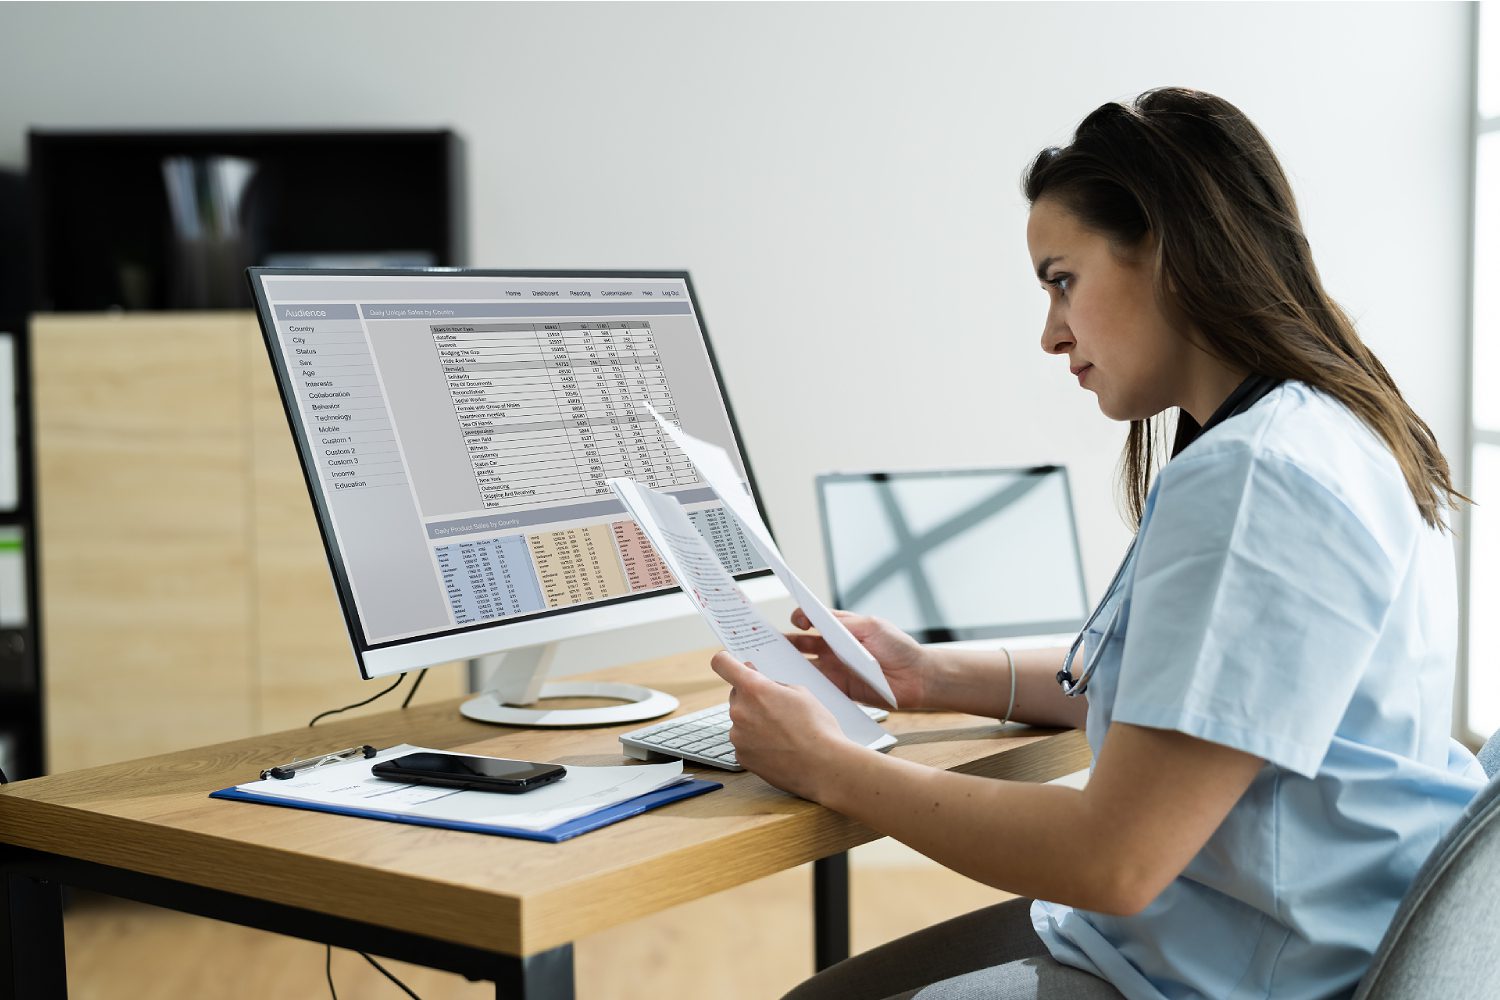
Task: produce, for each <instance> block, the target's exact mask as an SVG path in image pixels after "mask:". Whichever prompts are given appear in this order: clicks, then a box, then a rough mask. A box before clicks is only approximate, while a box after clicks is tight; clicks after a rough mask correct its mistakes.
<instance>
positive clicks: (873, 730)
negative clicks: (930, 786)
mask: <svg viewBox="0 0 1500 1000" xmlns="http://www.w3.org/2000/svg"><path fill="white" fill-rule="evenodd" d="M700 471H702V470H700ZM609 485H610V486H611V487H612V488H613V489H614V491H615V495H616V496H618V497H619V498H620V502H621V503H623V504H624V505H625V510H626V511H627V512H628V513H629V514H630V516H631V517H633V518H634V519H635V522H636V524H638V525H639V526H640V529H641V532H642V533H643V534H644V535H645V536H646V537H647V538H648V539H649V540H650V541H651V545H652V547H653V548H655V549H656V552H657V555H659V556H661V558H662V561H663V562H665V563H666V564H667V568H668V569H669V570H671V571H672V575H673V576H675V577H676V578H677V582H678V584H679V585H681V587H682V591H683V593H684V594H686V595H687V596H688V599H689V600H691V601H692V602H693V604H694V605H695V606H696V607H697V608H698V613H699V614H701V615H702V616H703V619H704V621H706V622H708V624H709V627H710V628H712V629H713V630H714V634H715V635H717V636H718V637H719V641H720V642H722V643H723V644H724V648H725V649H727V650H729V652H731V653H733V654H734V655H735V656H736V657H737V658H739V659H740V660H742V661H745V662H747V663H750V664H753V665H754V666H755V669H756V670H758V671H760V672H761V673H763V674H765V675H766V676H767V677H769V678H771V679H772V680H774V681H779V682H781V683H782V684H800V685H802V686H803V687H806V688H807V689H808V690H809V691H810V692H811V693H812V695H813V697H815V698H817V699H818V701H820V702H821V703H822V704H823V705H824V706H825V707H826V708H827V709H828V710H829V711H830V712H832V713H833V717H834V718H835V719H836V720H838V724H839V728H840V729H842V730H843V732H844V735H845V736H847V737H849V739H851V740H853V741H854V742H856V743H858V744H859V745H860V746H866V747H871V748H873V749H881V748H883V747H887V746H890V745H891V744H893V743H895V742H896V738H895V737H894V736H892V735H891V734H890V733H887V732H886V731H885V730H884V729H882V728H880V726H879V725H878V724H877V723H875V722H874V721H872V720H871V719H870V717H869V716H867V715H866V714H865V713H864V711H863V710H862V709H860V707H859V706H858V705H856V704H855V703H854V702H852V701H850V700H849V698H848V696H847V695H845V694H844V692H842V691H840V690H839V689H838V688H837V687H836V686H835V685H834V683H833V682H832V681H830V680H829V679H828V678H827V677H824V676H823V674H822V672H821V671H819V670H818V668H817V667H815V666H813V665H812V664H811V663H809V662H808V660H807V658H806V657H804V656H803V655H802V654H801V653H799V652H798V651H797V647H795V646H793V645H792V644H791V643H790V642H788V641H787V638H786V636H784V635H782V634H781V630H780V629H778V628H777V627H776V626H774V625H772V624H771V623H770V621H768V620H767V619H766V617H765V616H764V615H762V614H761V613H760V611H759V610H758V609H757V608H756V607H755V605H754V604H752V603H751V602H750V599H749V598H748V597H746V596H745V592H744V591H743V590H741V589H740V585H739V584H738V583H736V582H735V580H734V577H732V576H730V575H729V572H728V571H727V570H726V569H724V566H723V564H722V563H720V562H719V557H718V556H717V555H715V554H714V551H713V549H711V548H709V546H708V543H707V542H705V541H704V540H703V536H702V535H700V534H699V533H698V529H696V528H694V527H693V522H692V521H690V520H688V516H687V512H686V511H684V510H683V509H682V505H681V504H680V503H678V502H677V500H676V498H675V497H671V496H667V495H664V494H661V493H657V492H656V491H655V490H653V489H651V488H650V487H647V486H643V485H642V484H640V483H637V482H635V481H634V480H631V479H611V480H609ZM756 520H759V518H757V519H756ZM830 617H831V616H830Z"/></svg>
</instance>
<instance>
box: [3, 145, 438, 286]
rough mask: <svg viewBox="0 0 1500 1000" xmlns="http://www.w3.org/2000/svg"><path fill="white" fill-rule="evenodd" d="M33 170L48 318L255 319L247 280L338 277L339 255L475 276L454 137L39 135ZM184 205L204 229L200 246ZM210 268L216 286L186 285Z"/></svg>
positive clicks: (36, 248)
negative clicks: (214, 170) (142, 314)
mask: <svg viewBox="0 0 1500 1000" xmlns="http://www.w3.org/2000/svg"><path fill="white" fill-rule="evenodd" d="M28 157H29V164H28V165H29V176H30V181H31V187H32V199H31V200H32V211H33V223H32V229H33V239H34V243H33V255H34V258H35V262H36V266H35V282H34V295H33V302H34V310H35V311H37V312H99V311H104V310H111V309H124V310H127V311H160V310H171V309H200V308H209V309H216V308H245V309H248V308H250V306H251V303H250V300H249V292H248V288H247V287H246V283H245V280H244V276H243V273H242V272H243V269H244V268H245V267H248V266H251V265H264V264H277V263H286V262H287V261H288V260H291V261H297V260H306V261H318V262H322V263H323V266H338V265H337V264H329V263H327V260H328V258H329V255H334V259H339V258H344V259H348V260H350V261H355V262H357V264H356V266H369V265H370V263H371V262H372V261H378V260H380V259H382V258H384V259H387V260H391V261H392V262H396V263H401V264H403V265H405V264H408V263H415V264H418V265H420V264H424V263H425V264H430V265H432V266H438V267H454V266H460V265H462V264H463V263H465V258H466V245H467V232H466V230H465V225H464V219H465V217H466V215H465V206H464V199H463V196H462V195H463V191H464V167H463V162H464V158H463V144H462V141H461V140H460V138H459V136H458V135H457V133H455V132H452V131H451V130H447V129H401V130H376V131H353V130H316V131H314V130H302V129H298V130H259V131H222V130H190V131H171V132H166V131H129V132H122V131H83V130H72V129H67V130H65V129H32V130H31V131H30V133H29V136H28ZM227 159H233V160H236V161H239V162H240V163H241V164H243V165H245V166H246V167H247V169H248V171H249V173H248V177H247V178H244V180H245V184H244V187H243V188H242V189H237V193H236V194H234V195H233V196H232V197H228V198H226V199H225V200H227V201H228V202H229V203H230V204H231V205H233V206H234V210H233V211H229V212H227V214H226V218H225V219H223V220H220V219H219V218H218V216H217V214H216V213H214V212H212V211H209V210H207V207H206V206H207V205H208V199H209V198H210V197H211V194H212V193H213V191H214V190H215V189H214V188H211V187H209V186H208V185H210V184H211V183H212V180H214V179H216V178H210V177H209V176H208V173H209V171H208V170H207V169H206V168H207V166H208V165H209V164H210V163H211V162H217V163H220V164H222V162H223V161H224V160H227ZM173 164H175V165H176V166H179V167H188V168H191V167H192V166H193V165H196V167H197V169H198V172H197V173H191V169H189V172H190V174H191V177H192V178H193V179H194V180H195V182H196V183H193V182H187V181H185V179H184V177H183V175H180V174H179V175H177V179H178V180H184V181H185V183H184V186H182V187H177V188H174V186H173V184H172V183H171V181H169V180H168V179H167V177H166V173H167V172H168V166H169V165H173ZM218 190H219V193H220V194H222V193H223V192H222V189H218ZM189 193H190V194H191V195H192V197H190V198H189V197H185V196H186V195H187V194H189ZM174 194H175V195H176V196H177V197H176V198H174ZM188 202H191V203H192V205H193V207H194V208H195V209H201V210H202V212H201V215H200V216H197V217H198V218H200V219H201V220H202V221H204V222H205V223H207V225H208V229H207V230H206V231H199V232H198V233H197V235H196V236H194V237H192V238H188V236H187V233H188V232H189V230H185V229H184V227H183V224H182V221H181V217H180V215H178V213H179V212H181V211H182V209H183V207H184V205H185V204H186V203H188ZM222 222H228V223H229V228H230V229H231V230H232V231H233V237H232V238H231V237H230V236H228V235H226V234H225V233H224V232H223V231H214V229H215V225H216V224H218V223H222ZM189 228H191V227H189ZM290 266H298V265H297V264H296V263H292V264H290ZM203 271H207V272H209V273H207V279H208V283H207V287H198V286H197V285H195V284H194V283H193V282H192V281H190V280H188V279H190V278H194V277H195V276H196V277H197V278H203V277H204V274H202V273H199V272H203ZM195 293H196V294H195Z"/></svg>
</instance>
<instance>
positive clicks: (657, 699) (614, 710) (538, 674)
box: [459, 642, 677, 727]
mask: <svg viewBox="0 0 1500 1000" xmlns="http://www.w3.org/2000/svg"><path fill="white" fill-rule="evenodd" d="M558 645H559V644H558V643H555V642H550V643H545V644H543V645H540V646H527V647H523V648H521V649H512V650H508V651H506V652H504V653H492V654H490V655H488V656H480V657H476V658H475V659H472V660H470V661H469V676H470V677H471V678H473V679H475V680H476V681H477V679H478V678H480V677H483V676H484V675H485V674H486V673H488V674H489V681H488V683H486V684H485V686H484V688H483V690H482V691H481V692H480V693H479V694H478V695H477V696H475V697H473V698H470V699H469V700H468V701H466V702H464V703H463V705H462V706H461V707H460V709H459V711H461V712H463V714H464V715H465V716H467V717H468V718H470V719H474V720H476V721H478V722H494V723H498V724H500V725H503V726H557V727H566V726H613V725H617V724H619V723H621V722H641V721H644V720H646V719H655V718H657V717H658V716H662V715H666V714H667V713H668V712H670V711H672V710H673V709H674V708H676V707H677V699H676V698H674V697H672V696H671V695H669V694H667V693H666V692H664V691H656V690H653V689H651V688H648V687H641V686H639V685H637V684H610V683H606V682H602V681H554V682H552V683H550V684H548V683H546V680H547V674H548V673H549V672H550V671H551V669H552V663H553V661H554V660H556V659H557V649H558ZM544 698H610V699H613V700H616V701H620V702H624V704H620V705H605V706H603V707H600V708H556V709H548V708H532V707H529V706H532V705H535V704H536V703H537V702H538V701H540V700H542V699H544Z"/></svg>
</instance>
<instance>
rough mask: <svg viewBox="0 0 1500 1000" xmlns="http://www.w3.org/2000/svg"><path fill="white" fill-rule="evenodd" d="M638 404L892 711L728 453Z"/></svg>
mask: <svg viewBox="0 0 1500 1000" xmlns="http://www.w3.org/2000/svg"><path fill="white" fill-rule="evenodd" d="M642 405H643V406H645V407H646V409H648V410H650V411H651V416H652V417H654V418H655V419H656V422H657V423H658V424H660V425H661V428H662V430H663V431H665V432H666V434H667V435H668V436H669V437H671V439H672V443H673V444H675V445H677V447H679V448H681V449H682V452H683V454H685V455H686V456H687V457H688V461H690V462H692V463H693V466H694V467H695V468H696V469H697V470H698V475H700V476H702V477H703V479H704V481H705V482H707V483H708V485H710V486H712V487H713V489H714V492H715V493H717V494H718V495H719V499H720V500H723V501H724V506H725V507H727V508H729V511H730V513H732V514H733V515H734V519H735V520H736V521H739V522H740V526H741V527H742V528H744V530H745V533H746V534H747V535H749V536H750V539H751V541H753V542H754V543H755V547H756V548H757V549H759V550H760V554H761V557H762V558H763V559H765V561H766V562H767V563H768V564H769V565H770V567H771V569H772V570H773V571H774V572H775V573H776V577H777V579H779V580H780V581H781V582H782V583H783V584H784V585H785V586H786V589H787V590H788V591H790V592H791V595H792V598H793V599H794V600H795V601H796V602H797V603H798V605H799V606H800V607H801V608H802V610H803V612H804V613H805V614H806V615H807V617H808V620H809V621H811V622H812V624H813V627H814V628H816V629H817V630H818V631H819V633H821V634H822V636H823V638H824V639H826V640H827V641H828V645H829V647H830V648H832V650H833V654H834V655H835V656H837V657H838V658H839V659H840V660H842V661H843V663H844V665H845V666H847V667H849V668H850V669H851V670H853V671H854V672H855V673H856V674H858V675H859V678H860V679H861V680H863V681H864V682H865V683H866V684H868V685H870V687H872V688H874V689H875V691H876V692H877V693H878V694H879V695H880V697H882V698H884V699H885V703H886V704H887V705H889V706H890V707H891V708H895V707H896V696H895V694H893V693H892V691H891V686H890V684H889V683H888V682H887V681H886V679H885V672H884V671H882V670H881V669H880V664H879V662H877V661H876V659H875V657H873V656H871V655H870V651H869V650H867V649H865V647H864V646H863V645H862V644H861V643H860V641H859V640H858V639H856V638H854V636H853V635H852V634H851V633H850V632H849V630H848V629H847V628H845V627H844V623H843V622H841V621H839V620H838V618H836V617H834V614H833V612H832V611H829V610H828V607H827V605H825V604H824V603H823V602H822V601H821V600H819V599H818V595H817V594H815V593H813V592H812V589H811V588H810V587H808V586H807V584H805V583H803V582H802V580H801V578H800V577H798V576H797V574H796V573H793V572H792V568H791V567H790V566H788V565H787V562H786V560H785V559H784V558H782V555H781V550H780V549H778V548H777V547H776V542H775V541H774V540H773V539H772V538H771V531H770V529H769V528H767V527H766V522H764V521H762V520H761V519H760V512H759V511H757V510H756V509H755V503H754V501H752V499H751V497H750V494H749V492H748V491H747V490H746V489H745V486H744V484H743V483H742V482H741V480H740V476H739V473H738V472H737V471H736V470H735V467H734V463H733V462H731V461H730V459H729V454H728V453H727V452H726V451H725V450H724V449H723V448H720V447H719V446H718V445H715V444H710V443H709V442H707V441H700V440H699V439H697V438H695V437H693V436H692V435H690V434H687V433H685V432H684V431H682V430H681V429H680V428H678V427H677V426H675V425H674V424H672V423H671V422H670V421H668V420H666V419H665V418H664V417H663V416H662V415H661V414H660V413H657V412H656V410H655V409H654V408H652V406H651V405H650V404H649V403H643V404H642Z"/></svg>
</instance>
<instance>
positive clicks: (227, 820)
mask: <svg viewBox="0 0 1500 1000" xmlns="http://www.w3.org/2000/svg"><path fill="white" fill-rule="evenodd" d="M708 656H709V651H702V652H697V653H691V654H684V655H681V656H675V657H670V658H666V659H663V660H659V661H653V662H651V663H646V664H638V665H635V666H631V667H621V668H616V669H613V670H608V671H600V672H598V673H596V674H591V675H588V676H589V677H590V678H594V679H600V680H629V681H632V682H636V683H644V684H648V685H650V686H653V687H657V688H661V689H663V690H666V691H669V692H671V693H673V694H675V695H676V696H677V697H678V698H679V699H681V701H682V706H681V708H680V710H679V711H681V712H690V711H694V710H696V709H698V708H703V707H706V706H708V705H710V704H713V703H715V702H718V701H722V700H723V699H724V697H725V696H726V694H727V688H726V687H725V686H724V685H723V683H722V682H721V681H719V680H718V678H717V677H716V676H714V675H713V674H712V672H710V671H709V669H708V667H707V659H708ZM457 704H458V702H457V701H448V702H440V703H437V704H433V705H427V706H422V707H413V708H411V709H408V710H406V711H388V712H384V713H381V714H378V715H373V716H370V717H367V718H364V719H352V720H348V721H340V722H332V723H328V724H323V725H319V726H318V727H316V728H314V729H307V728H302V729H294V730H287V731H284V732H280V733H275V734H271V735H267V736H260V737H254V738H249V739H241V740H236V741H232V742H228V743H221V744H218V745H215V746H210V747H205V748H202V749H199V750H192V751H185V752H180V753H174V754H167V755H163V756H158V757H150V758H145V759H142V760H136V761H129V762H124V763H119V764H112V765H106V766H103V767H99V768H93V769H89V770H84V771H77V772H74V773H70V774H61V775H56V776H52V777H46V778H38V779H35V780H32V781H25V782H18V783H16V784H12V785H9V786H6V787H5V788H4V789H3V790H0V842H3V843H8V844H15V845H19V846H23V847H30V848H35V849H39V850H44V851H49V852H52V853H56V854H63V855H68V856H71V857H77V858H81V859H85V860H89V861H95V862H99V863H103V864H109V865H115V866H119V867H123V868H129V869H132V870H139V871H144V872H149V873H152V874H155V875H160V876H164V877H167V878H173V879H178V880H181V881H185V882H190V883H194V884H199V885H205V886H209V887H212V888H216V889H222V890H227V891H230V892H236V893H241V894H244V895H247V896H251V897H254V898H259V899H266V900H271V901H274V902H280V903H287V904H291V905H295V906H300V907H306V908H309V909H312V910H316V911H319V912H324V913H330V914H335V915H339V916H344V917H349V918H354V919H360V920H367V921H375V922H378V923H381V924H384V925H387V926H390V927H393V928H397V929H400V930H404V931H409V932H413V933H419V934H425V935H430V936H433V937H438V938H443V939H446V940H451V941H456V942H459V943H463V944H468V945H473V946H476V947H481V948H486V949H490V950H494V951H499V952H502V953H506V954H513V955H528V954H533V953H536V952H539V951H543V950H546V949H548V948H551V947H555V946H557V945H559V944H563V943H566V942H569V941H573V940H576V939H578V938H580V937H583V936H585V935H588V934H591V933H595V932H598V931H602V930H605V929H607V928H610V927H614V926H616V925H619V924H622V923H624V922H626V921H630V920H633V919H636V918H639V917H642V916H645V915H647V914H651V913H655V912H658V911H661V910H664V909H666V908H668V907H672V906H676V905H678V904H681V903H685V902H689V901H691V900H694V899H698V898H701V897H703V896H707V895H709V894H712V893H715V892H719V891H722V890H725V889H729V888H732V887H734V886H737V885H741V884H744V883H746V882H750V881H752V880H755V879H759V878H761V877H763V876H766V875H770V874H773V873H775V872H779V871H783V870H785V869H788V868H792V867H795V866H797V865H800V864H803V863H805V862H807V861H810V860H813V859H815V858H818V857H824V856H827V855H829V854H832V853H835V852H837V851H840V850H844V849H847V848H850V847H853V846H855V845H857V844H860V843H864V842H866V841H868V840H870V839H873V837H874V834H873V833H871V832H870V831H869V830H868V829H866V828H864V827H862V826H860V825H858V824H855V823H853V822H851V821H849V820H847V819H845V818H843V817H841V816H839V815H837V814H835V813H832V812H830V811H828V810H826V809H823V808H822V807H820V806H817V805H814V804H812V803H809V802H805V801H803V800H800V799H797V798H794V797H792V796H789V795H786V794H784V793H782V792H780V791H777V790H775V789H773V788H771V787H770V786H768V785H766V784H765V783H764V782H763V781H761V780H760V779H759V778H756V777H755V776H754V775H750V774H743V773H742V774H732V773H728V772H715V771H706V774H707V776H710V777H713V778H714V779H716V780H721V781H723V782H724V785H725V787H724V789H723V790H721V791H716V792H713V793H710V794H708V795H703V796H700V797H698V798H694V799H689V800H686V801H683V802H678V803H674V804H672V805H670V806H667V807H665V808H662V809H659V810H655V811H653V812H650V813H647V814H645V815H642V816H639V817H635V818H633V819H630V820H628V821H626V822H622V823H618V824H615V825H613V826H610V827H606V828H604V829H602V830H598V831H595V832H593V833H589V834H585V835H583V836H581V837H579V838H577V839H575V840H571V841H568V842H565V843H562V844H543V843H534V842H529V841H521V840H514V839H509V838H503V837H488V836H483V835H479V834H471V833H461V832H456V831H447V830H433V829H425V828H422V827H413V826H404V825H399V824H391V823H379V822H374V821H370V820H363V819H358V818H353V817H343V816H331V815H325V814H317V813H311V812H306V811H303V810H296V809H285V808H275V807H270V806H263V805H256V804H249V803H238V802H225V801H220V800H211V799H209V798H207V794H208V792H210V791H212V790H213V789H215V788H219V787H223V786H226V785H230V784H235V783H239V782H244V781H249V780H253V779H254V778H255V777H256V775H257V772H258V771H259V769H260V768H262V767H265V766H267V765H268V764H269V763H277V762H281V761H286V760H291V759H294V758H300V757H304V756H308V755H312V754H316V753H320V752H326V751H329V750H333V749H338V748H342V747H345V746H350V745H354V744H358V743H373V744H375V745H377V746H388V745H391V744H394V743H399V742H408V743H413V744H417V745H423V746H432V747H437V748H444V749H452V748H460V747H462V748H466V749H471V750H474V751H477V752H481V753H490V754H496V755H503V756H508V757H518V758H523V759H530V760H541V761H554V762H557V763H561V764H576V765H585V764H618V763H621V761H622V758H621V756H620V753H619V744H618V742H617V739H616V737H617V736H618V734H619V733H621V732H624V731H627V730H628V729H630V728H632V727H631V726H622V727H617V728H612V729H586V730H562V731H552V732H547V731H542V730H522V729H511V728H506V727H491V726H485V725H483V724H480V723H475V722H471V721H469V720H467V719H464V718H463V717H462V716H460V715H459V714H458V712H457ZM886 726H887V728H889V729H890V730H891V731H892V732H894V733H897V734H898V735H899V736H900V737H901V739H900V742H899V743H898V744H897V746H896V747H895V748H893V749H892V750H891V751H890V752H891V753H893V754H895V755H898V756H901V757H906V758H909V759H912V760H916V761H919V762H923V763H927V764H930V765H932V766H934V767H941V768H948V769H955V770H960V771H964V772H969V773H975V774H982V775H986V776H990V777H1003V778H1009V779H1014V780H1027V781H1044V780H1049V779H1051V778H1055V777H1059V776H1061V775H1063V774H1067V773H1070V772H1073V771H1077V770H1078V769H1080V768H1082V767H1084V766H1086V765H1087V762H1088V750H1087V746H1086V744H1085V743H1084V741H1083V738H1082V735H1081V734H1079V733H1076V732H1057V731H1050V730H1033V729H1027V728H1024V727H1021V726H1009V727H1005V728H1003V729H1002V728H1001V727H1000V726H999V725H998V724H997V723H996V722H995V721H994V720H986V719H979V718H975V717H972V716H965V715H956V714H946V713H945V714H938V713H904V712H898V713H893V715H892V716H891V718H890V719H889V720H888V721H887V723H886Z"/></svg>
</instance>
